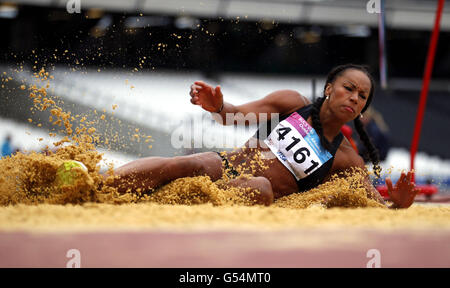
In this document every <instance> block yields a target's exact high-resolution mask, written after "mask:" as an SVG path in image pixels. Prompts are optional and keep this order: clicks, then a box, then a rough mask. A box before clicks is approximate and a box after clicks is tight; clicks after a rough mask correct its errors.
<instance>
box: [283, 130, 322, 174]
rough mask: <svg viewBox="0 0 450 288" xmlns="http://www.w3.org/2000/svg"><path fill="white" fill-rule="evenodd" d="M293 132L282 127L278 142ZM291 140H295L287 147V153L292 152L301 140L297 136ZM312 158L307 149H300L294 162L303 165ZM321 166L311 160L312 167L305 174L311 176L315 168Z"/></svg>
mask: <svg viewBox="0 0 450 288" xmlns="http://www.w3.org/2000/svg"><path fill="white" fill-rule="evenodd" d="M290 131H291V128H290V127H282V128H278V129H277V133H278V141H280V140H285V137H286V135H287V134H289V132H290ZM291 139H292V140H293V141H292V142H291V143H290V144H289V145H288V146H286V151H290V150H291V149H292V148H294V146H296V145H297V144H298V143H300V141H301V139H300V138H297V137H295V136H292V137H291ZM309 156H311V152H310V151H309V149H308V148H307V147H299V148H297V149H296V150H295V152H294V161H295V162H296V163H298V164H302V163H303V162H305V160H306V159H307V158H308V157H309ZM318 165H319V162H316V161H314V160H312V159H311V166H309V167H308V168H307V169H305V170H304V172H305V174H309V172H311V171H312V170H314V168H316V167H317V166H318Z"/></svg>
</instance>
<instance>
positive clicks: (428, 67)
mask: <svg viewBox="0 0 450 288" xmlns="http://www.w3.org/2000/svg"><path fill="white" fill-rule="evenodd" d="M444 3H445V0H439V3H438V8H437V10H436V18H435V22H434V28H433V33H432V35H431V40H430V46H429V48H428V56H427V62H426V64H425V72H424V75H423V83H422V92H421V93H420V100H419V107H418V109H417V116H416V124H415V126H414V135H413V139H412V142H411V150H410V152H411V170H414V158H415V156H416V152H417V147H418V146H419V138H420V132H421V130H422V122H423V115H424V113H425V106H426V104H427V95H428V87H429V85H430V78H431V73H432V71H433V64H434V56H435V55H436V46H437V42H438V38H439V30H440V22H441V15H442V10H443V9H444ZM414 174H415V173H413V176H412V181H413V182H415V175H414Z"/></svg>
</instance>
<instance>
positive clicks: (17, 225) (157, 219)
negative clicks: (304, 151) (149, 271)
mask: <svg viewBox="0 0 450 288" xmlns="http://www.w3.org/2000/svg"><path fill="white" fill-rule="evenodd" d="M449 220H450V206H449V205H448V204H433V205H423V204H414V205H413V206H412V207H410V208H409V209H405V210H388V209H383V208H331V209H324V208H322V207H310V208H306V209H289V208H281V207H260V206H257V207H245V206H227V207H223V206H219V207H217V206H213V205H210V204H202V205H194V206H184V205H161V204H155V203H140V204H124V205H111V204H91V203H87V204H84V205H48V204H42V205H36V206H29V205H16V206H7V207H0V267H62V268H63V267H66V264H67V263H68V262H69V261H70V259H71V258H69V256H68V252H69V251H70V250H72V249H77V250H78V251H79V254H80V258H79V259H80V266H81V267H267V268H271V267H361V268H364V267H367V265H368V263H369V262H370V261H371V259H373V257H374V255H375V254H373V253H374V252H373V251H377V252H378V257H379V258H378V259H379V264H380V266H381V267H450V244H449V243H450V221H449ZM374 249H375V250H374Z"/></svg>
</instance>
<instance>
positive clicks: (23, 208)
mask: <svg viewBox="0 0 450 288" xmlns="http://www.w3.org/2000/svg"><path fill="white" fill-rule="evenodd" d="M449 220H450V206H447V205H442V206H437V207H436V206H433V207H428V206H424V205H414V206H412V207H411V208H409V209H406V210H396V211H393V210H388V209H383V208H332V209H324V208H321V207H318V206H313V207H310V208H307V209H292V208H281V207H276V205H274V206H273V207H262V206H257V207H245V206H228V207H216V206H213V205H211V204H202V205H195V206H186V205H161V204H155V203H141V204H125V205H111V204H90V203H88V204H84V205H48V204H41V205H36V206H30V205H17V206H9V207H1V208H0V230H2V231H29V232H37V231H42V232H44V231H46V232H62V231H66V232H74V231H98V230H105V231H109V230H113V231H123V230H155V231H159V230H169V231H172V230H177V231H199V230H201V231H214V230H231V231H235V230H244V231H247V230H257V231H276V230H289V229H306V228H307V229H309V228H314V229H346V230H351V229H353V230H354V229H374V230H380V231H384V230H387V231H395V230H408V231H426V230H438V231H444V230H445V231H449V232H450V221H449Z"/></svg>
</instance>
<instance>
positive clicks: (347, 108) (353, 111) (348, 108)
mask: <svg viewBox="0 0 450 288" xmlns="http://www.w3.org/2000/svg"><path fill="white" fill-rule="evenodd" d="M344 109H345V110H347V111H348V112H351V113H355V110H354V109H353V108H352V107H350V106H344Z"/></svg>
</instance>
